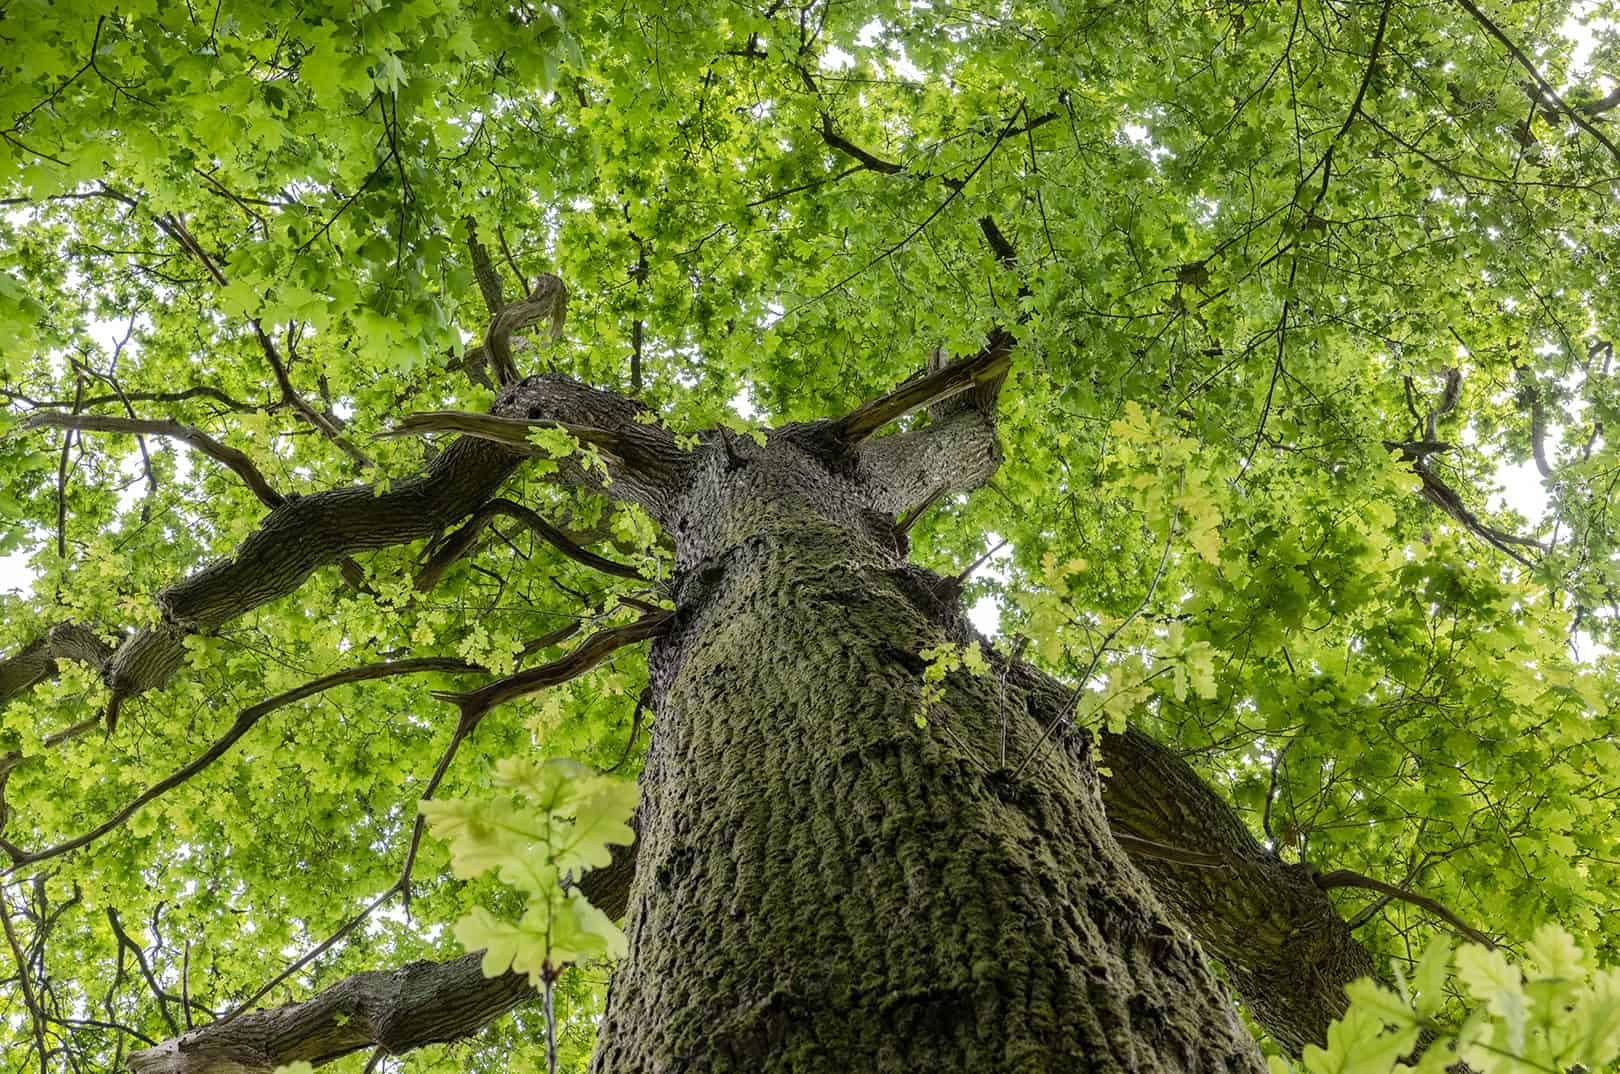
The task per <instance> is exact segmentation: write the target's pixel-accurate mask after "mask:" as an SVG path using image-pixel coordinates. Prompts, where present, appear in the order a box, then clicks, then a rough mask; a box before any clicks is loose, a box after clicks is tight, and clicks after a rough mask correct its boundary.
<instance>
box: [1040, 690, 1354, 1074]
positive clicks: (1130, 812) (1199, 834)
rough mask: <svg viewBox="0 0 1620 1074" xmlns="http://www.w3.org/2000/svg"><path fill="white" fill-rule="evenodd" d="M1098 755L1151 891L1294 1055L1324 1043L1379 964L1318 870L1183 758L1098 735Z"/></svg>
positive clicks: (1113, 818) (1112, 804) (1106, 799)
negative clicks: (1254, 827)
mask: <svg viewBox="0 0 1620 1074" xmlns="http://www.w3.org/2000/svg"><path fill="white" fill-rule="evenodd" d="M1065 696H1066V695H1065ZM1058 700H1063V699H1062V698H1059V699H1058ZM1102 756H1103V761H1104V763H1105V764H1106V765H1107V766H1108V768H1109V769H1110V770H1111V771H1112V772H1113V776H1112V777H1111V778H1109V779H1108V780H1106V781H1105V782H1104V784H1103V806H1104V808H1105V809H1106V810H1107V812H1108V821H1109V824H1110V826H1111V827H1112V828H1113V829H1114V830H1115V831H1116V832H1117V833H1120V834H1121V835H1123V836H1125V838H1122V839H1121V840H1120V846H1121V847H1122V848H1124V850H1125V851H1126V853H1128V854H1129V855H1130V857H1131V861H1132V862H1133V863H1134V864H1135V865H1136V867H1137V868H1138V869H1140V870H1141V871H1142V873H1143V874H1144V875H1145V876H1146V877H1147V878H1148V880H1149V882H1150V883H1151V884H1152V885H1153V891H1154V894H1156V895H1158V897H1159V899H1160V901H1162V902H1163V903H1164V904H1165V907H1166V908H1167V909H1169V910H1170V912H1171V913H1172V914H1174V915H1175V916H1176V917H1177V918H1178V919H1179V920H1180V921H1181V923H1182V924H1183V926H1184V927H1185V928H1186V929H1187V931H1188V932H1190V933H1191V934H1192V935H1193V937H1194V938H1195V939H1197V940H1198V942H1199V944H1200V945H1201V946H1202V947H1203V948H1204V951H1205V952H1206V953H1207V954H1209V955H1210V956H1211V957H1212V958H1214V959H1215V960H1216V961H1218V962H1219V963H1220V964H1221V965H1222V966H1223V967H1224V968H1225V970H1226V974H1227V978H1228V979H1229V980H1230V981H1231V983H1232V987H1233V990H1234V991H1236V992H1237V994H1238V996H1239V997H1240V998H1241V999H1242V1000H1243V1002H1244V1005H1245V1006H1246V1007H1248V1009H1249V1012H1250V1013H1251V1014H1252V1015H1253V1016H1254V1018H1255V1021H1257V1022H1259V1023H1260V1024H1261V1026H1263V1027H1264V1028H1265V1030H1266V1032H1268V1033H1270V1034H1271V1036H1272V1037H1273V1038H1275V1039H1276V1040H1277V1042H1278V1043H1279V1044H1281V1045H1282V1046H1283V1047H1284V1048H1286V1049H1287V1050H1288V1051H1289V1052H1291V1053H1293V1054H1295V1055H1297V1054H1299V1051H1300V1049H1302V1048H1303V1047H1304V1046H1305V1045H1306V1044H1318V1045H1320V1044H1325V1043H1326V1041H1327V1027H1328V1024H1329V1023H1331V1022H1332V1021H1333V1019H1335V1018H1337V1017H1338V1016H1339V1015H1341V1014H1343V1013H1344V1009H1345V1005H1346V1001H1345V998H1344V986H1345V985H1347V984H1349V983H1350V982H1351V981H1354V980H1355V979H1357V978H1358V977H1368V976H1373V977H1376V976H1378V972H1377V966H1376V965H1375V964H1374V963H1373V960H1372V958H1371V956H1369V955H1368V954H1367V951H1366V949H1365V948H1363V947H1362V946H1361V944H1360V943H1359V942H1358V941H1357V940H1356V938H1355V937H1354V936H1353V935H1352V934H1351V932H1350V929H1349V926H1347V925H1346V924H1345V922H1344V919H1343V918H1342V917H1341V916H1340V915H1339V912H1338V910H1337V909H1336V908H1335V907H1334V905H1333V902H1332V900H1331V899H1329V898H1328V896H1327V892H1325V891H1324V890H1322V889H1321V888H1320V887H1318V886H1317V884H1316V883H1315V870H1314V869H1311V868H1309V867H1307V866H1300V865H1289V864H1287V863H1285V862H1283V861H1282V860H1281V859H1279V858H1278V857H1277V856H1276V855H1275V854H1273V853H1271V852H1270V851H1268V850H1266V849H1265V848H1264V847H1262V846H1260V845H1259V844H1258V843H1257V842H1255V840H1254V837H1253V836H1251V835H1250V834H1249V830H1248V828H1246V827H1245V826H1244V824H1243V822H1242V821H1241V820H1239V819H1238V816H1237V814H1236V813H1234V812H1233V811H1232V807H1231V806H1229V805H1228V804H1227V803H1226V801H1225V800H1224V799H1223V798H1222V797H1221V796H1220V795H1219V794H1218V793H1217V792H1216V791H1215V790H1214V789H1213V788H1211V787H1210V786H1209V785H1208V784H1207V783H1205V782H1204V781H1203V780H1202V779H1200V778H1199V776H1198V774H1197V773H1196V772H1194V771H1193V769H1192V767H1191V766H1190V765H1188V764H1187V762H1185V761H1183V760H1182V759H1181V758H1180V757H1179V756H1177V755H1176V754H1175V753H1174V752H1172V751H1171V750H1169V749H1166V748H1165V747H1164V746H1162V745H1160V744H1159V743H1157V742H1155V741H1153V740H1152V739H1150V738H1148V737H1147V736H1146V735H1144V734H1142V733H1140V732H1138V731H1127V732H1126V733H1125V734H1122V735H1104V736H1103V743H1102ZM1144 841H1146V843H1147V844H1149V845H1148V846H1144V845H1143V842H1144ZM1159 848H1167V849H1159ZM1212 861H1219V862H1220V865H1219V866H1214V867H1212V866H1211V864H1210V863H1211V862H1212Z"/></svg>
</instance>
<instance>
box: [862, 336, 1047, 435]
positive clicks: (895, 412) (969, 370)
mask: <svg viewBox="0 0 1620 1074" xmlns="http://www.w3.org/2000/svg"><path fill="white" fill-rule="evenodd" d="M1015 342H1016V341H1015V340H1014V338H1013V336H1012V334H1011V333H1010V332H1007V331H1005V330H1004V329H1000V328H997V329H995V330H994V331H992V332H991V333H990V338H989V340H988V342H986V344H985V346H984V349H983V350H981V351H979V353H978V354H975V355H971V356H970V357H967V358H962V359H960V360H958V361H955V362H951V363H950V364H949V365H945V366H941V367H940V368H939V369H936V370H934V371H933V372H932V373H929V374H927V375H925V376H922V377H918V378H916V379H914V380H911V381H908V382H907V383H905V384H902V385H901V386H900V387H898V388H896V389H895V390H894V391H892V392H890V393H889V394H888V395H883V396H879V397H878V398H876V399H873V400H872V401H871V402H868V403H863V404H861V405H860V406H858V407H856V408H855V409H854V410H852V411H850V412H849V413H848V414H846V415H844V416H843V417H841V418H837V419H835V421H834V427H835V430H836V432H837V434H838V435H839V436H840V437H842V438H843V439H844V440H846V441H849V442H851V443H854V442H859V441H861V440H864V439H866V438H867V437H869V436H871V435H872V434H873V433H875V432H877V431H878V430H879V429H881V428H883V427H884V426H885V425H887V424H889V423H890V422H891V421H895V420H897V419H899V418H903V417H905V416H906V415H907V414H910V413H912V412H913V411H916V410H920V409H922V408H923V407H925V406H929V405H931V404H934V403H938V402H941V401H943V400H945V399H949V398H951V397H952V396H955V395H959V394H961V393H962V392H965V391H969V390H971V389H974V388H977V387H979V386H980V385H984V384H989V383H992V382H994V381H996V380H998V379H999V378H1002V377H1005V376H1006V374H1007V370H1008V369H1009V368H1011V366H1012V348H1013V344H1014V343H1015Z"/></svg>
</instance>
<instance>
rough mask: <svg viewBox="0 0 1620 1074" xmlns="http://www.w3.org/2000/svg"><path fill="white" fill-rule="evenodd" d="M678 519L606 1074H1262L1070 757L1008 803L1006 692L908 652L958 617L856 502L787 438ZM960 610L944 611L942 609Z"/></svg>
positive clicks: (731, 469) (710, 483)
mask: <svg viewBox="0 0 1620 1074" xmlns="http://www.w3.org/2000/svg"><path fill="white" fill-rule="evenodd" d="M672 520H673V522H674V533H675V537H676V541H677V546H678V548H679V549H680V555H679V559H680V561H681V562H682V564H683V566H684V571H683V579H682V582H681V584H680V587H679V595H678V605H679V609H680V610H679V613H678V621H677V625H676V628H675V629H674V631H673V632H672V633H671V634H670V635H669V636H668V637H667V638H665V639H662V640H660V641H658V642H656V643H655V646H654V650H653V656H652V660H653V689H654V704H655V708H656V711H657V713H658V734H657V736H656V737H655V739H654V743H653V746H652V748H651V752H650V753H649V756H648V762H647V767H646V769H645V772H644V775H643V802H642V810H641V814H640V823H641V848H640V860H639V863H638V870H637V873H636V880H635V884H634V887H633V889H632V897H631V908H630V913H629V920H628V924H627V931H628V933H629V936H630V955H629V957H628V959H627V960H626V961H625V963H624V964H623V965H622V966H621V967H620V968H619V970H618V972H617V973H616V974H615V977H614V981H613V984H612V987H611V989H610V993H609V1000H608V1009H607V1013H606V1015H605V1017H604V1020H603V1024H602V1028H601V1035H600V1038H599V1039H600V1044H599V1048H598V1053H597V1057H596V1060H595V1063H594V1066H593V1069H594V1070H596V1071H598V1072H601V1074H629V1072H644V1071H645V1072H652V1071H674V1070H681V1071H694V1072H695V1071H722V1070H749V1071H762V1072H769V1071H778V1070H781V1071H787V1070H792V1071H795V1072H801V1074H804V1072H815V1071H837V1072H840V1074H842V1072H846V1071H852V1070H905V1071H936V1070H937V1071H952V1072H956V1071H961V1070H996V1071H1006V1072H1016V1071H1036V1070H1040V1071H1046V1070H1053V1069H1064V1070H1074V1071H1133V1072H1138V1071H1140V1072H1148V1071H1221V1070H1233V1071H1236V1070H1243V1071H1253V1070H1259V1069H1262V1068H1261V1066H1260V1063H1259V1059H1258V1055H1257V1052H1256V1051H1255V1049H1254V1045H1253V1043H1252V1041H1250V1040H1249V1039H1248V1038H1247V1036H1246V1035H1245V1033H1244V1032H1243V1030H1242V1029H1241V1027H1240V1026H1239V1025H1238V1024H1237V1022H1236V1019H1235V1017H1234V1014H1233V1010H1232V1007H1231V1004H1230V1002H1229V1001H1228V1000H1227V998H1226V996H1225V993H1224V990H1223V989H1222V988H1221V987H1220V985H1219V984H1218V983H1217V981H1216V980H1215V978H1214V977H1213V975H1212V974H1211V972H1210V971H1209V970H1208V968H1207V967H1206V966H1205V964H1204V962H1203V960H1202V958H1201V956H1200V955H1199V954H1198V952H1197V950H1196V947H1195V946H1194V945H1193V944H1192V943H1191V942H1190V941H1189V940H1187V939H1186V938H1185V937H1184V936H1183V935H1182V934H1181V933H1180V931H1179V930H1177V929H1175V928H1173V927H1172V926H1171V924H1170V923H1169V921H1168V920H1167V918H1166V917H1165V915H1164V911H1163V910H1162V908H1161V907H1160V906H1159V904H1158V903H1157V901H1156V900H1155V899H1154V898H1153V896H1152V894H1151V892H1150V891H1149V890H1148V888H1147V886H1146V884H1145V883H1144V882H1143V881H1142V879H1141V877H1140V875H1139V874H1138V873H1137V872H1136V870H1134V869H1133V868H1132V867H1131V866H1130V864H1129V862H1128V861H1127V860H1126V858H1125V855H1124V854H1123V852H1122V851H1121V850H1120V848H1119V847H1118V845H1117V844H1116V843H1115V842H1114V840H1113V839H1112V838H1111V837H1110V835H1109V834H1108V829H1107V825H1106V821H1105V819H1104V816H1103V811H1102V803H1101V800H1100V797H1099V792H1098V786H1097V782H1096V777H1095V772H1094V770H1093V769H1092V767H1091V766H1090V764H1089V760H1088V759H1087V758H1086V757H1085V756H1084V752H1083V748H1082V747H1080V746H1077V745H1074V744H1073V743H1070V744H1069V745H1068V746H1066V747H1065V752H1062V753H1059V754H1053V755H1050V756H1048V757H1047V758H1045V759H1043V760H1041V761H1039V762H1037V763H1036V764H1034V765H1032V766H1030V768H1029V769H1028V771H1027V773H1026V775H1025V776H1024V777H1023V778H1022V779H1020V780H1017V781H1014V780H1012V779H1011V778H1009V775H1008V773H1006V772H1005V771H999V770H996V769H994V768H993V766H992V763H991V757H992V750H993V743H996V742H998V741H999V735H1000V726H1001V720H1002V719H1004V718H1005V719H1006V720H1008V721H1009V722H1010V727H1009V739H1010V741H1011V742H1012V743H1013V744H1014V746H1015V747H1016V746H1019V745H1021V746H1022V747H1023V748H1025V749H1027V748H1029V747H1030V746H1031V745H1033V743H1034V741H1035V740H1036V738H1037V737H1038V735H1039V734H1040V724H1039V722H1038V720H1037V719H1035V718H1034V716H1033V715H1032V713H1031V710H1030V707H1029V704H1028V698H1027V697H1026V696H1024V691H1023V688H1022V687H1021V686H1018V685H1017V684H1010V685H1009V687H1008V696H1007V698H1006V701H1005V705H1004V706H1003V705H1002V704H1001V703H1000V701H999V700H998V696H997V691H996V689H995V688H994V685H993V684H991V683H989V682H987V681H985V680H978V679H973V678H971V677H968V676H953V677H952V678H951V679H949V680H947V683H946V684H945V690H944V694H943V696H942V697H941V698H940V699H939V700H938V701H936V702H935V703H934V704H933V705H932V707H931V709H930V713H929V720H930V722H929V725H928V726H927V727H926V728H919V727H918V726H917V724H916V722H915V720H916V717H917V715H918V712H919V707H920V703H921V698H920V692H921V686H922V682H921V677H920V673H921V671H922V667H923V661H922V660H921V658H920V657H919V655H918V654H919V653H920V652H921V651H922V650H923V649H924V648H926V647H928V646H930V645H934V644H938V643H940V642H943V641H945V640H947V637H948V636H949V635H948V630H949V629H950V628H952V627H953V626H954V625H955V624H956V623H957V622H959V619H958V612H957V609H956V607H955V602H954V599H946V600H943V601H942V600H941V599H940V595H939V594H937V593H936V592H935V585H934V581H935V580H934V579H933V578H932V576H929V575H926V574H924V573H922V572H919V571H916V570H914V569H913V568H910V567H909V566H908V565H906V564H905V563H904V562H903V560H902V558H901V556H900V555H899V553H898V551H897V547H896V546H897V539H896V535H895V533H894V531H893V527H892V523H890V522H889V521H888V518H887V516H886V515H884V514H882V513H879V512H876V511H874V510H873V508H872V500H871V496H870V494H869V493H868V492H867V491H866V490H865V489H864V488H862V486H861V485H860V484H859V483H858V481H857V480H855V478H854V476H853V475H852V474H841V473H839V472H838V471H837V470H836V468H829V467H828V466H826V465H825V464H824V461H823V460H822V459H819V458H817V457H816V456H815V455H814V454H813V453H812V452H810V451H806V450H802V449H801V448H800V447H799V446H798V445H796V444H795V443H794V442H793V438H791V437H775V438H773V439H772V441H771V442H770V445H769V446H768V447H767V448H763V449H762V448H758V447H755V446H754V445H752V444H751V443H748V442H738V443H734V444H729V445H727V446H726V448H725V450H724V451H721V450H714V449H711V450H707V451H705V452H704V454H703V456H702V458H701V461H700V462H699V463H698V464H697V466H696V467H695V477H694V481H693V483H692V485H691V486H690V487H689V490H688V492H687V493H686V495H685V496H684V497H682V498H681V500H679V501H678V502H677V504H676V506H675V509H674V512H673V517H672ZM952 596H954V595H952Z"/></svg>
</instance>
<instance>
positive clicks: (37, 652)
mask: <svg viewBox="0 0 1620 1074" xmlns="http://www.w3.org/2000/svg"><path fill="white" fill-rule="evenodd" d="M112 654H113V647H112V646H111V645H108V644H107V643H106V642H104V641H102V640H101V638H99V637H98V636H97V635H96V632H95V631H93V630H91V629H90V628H89V627H86V626H80V625H79V624H78V623H58V624H56V625H55V626H53V627H51V629H50V630H49V631H47V632H46V634H45V636H44V637H43V638H36V639H35V640H33V641H31V642H29V643H28V644H27V645H24V646H23V647H22V648H21V649H19V650H17V651H16V652H14V653H12V654H11V655H10V656H8V657H6V658H5V659H3V660H0V701H5V700H6V699H7V698H10V697H14V696H16V695H17V694H20V693H22V692H23V691H24V690H26V689H28V688H29V687H31V686H33V685H34V684H35V683H39V682H43V681H44V680H46V679H49V678H51V677H52V676H54V675H55V674H56V662H57V661H58V660H77V661H79V662H80V663H84V664H89V665H90V666H91V667H94V668H97V669H101V668H104V667H106V666H107V661H108V660H109V659H110V658H111V657H112Z"/></svg>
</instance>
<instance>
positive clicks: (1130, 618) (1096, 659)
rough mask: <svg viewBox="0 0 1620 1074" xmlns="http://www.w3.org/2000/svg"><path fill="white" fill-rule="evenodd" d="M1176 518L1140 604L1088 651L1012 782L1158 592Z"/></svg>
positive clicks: (1177, 515) (1178, 513) (1071, 709)
mask: <svg viewBox="0 0 1620 1074" xmlns="http://www.w3.org/2000/svg"><path fill="white" fill-rule="evenodd" d="M1181 480H1182V483H1183V484H1185V483H1186V480H1187V475H1186V473H1185V472H1183V474H1182V477H1181ZM1178 495H1179V490H1178ZM1180 519H1181V509H1180V508H1179V507H1178V508H1176V511H1175V513H1174V514H1172V515H1171V516H1170V529H1169V532H1167V533H1166V534H1165V536H1164V551H1162V552H1160V553H1159V565H1158V567H1157V568H1155V569H1154V571H1153V579H1152V581H1150V582H1148V587H1147V592H1146V593H1144V594H1142V601H1141V603H1139V604H1138V605H1137V606H1136V607H1135V608H1132V609H1131V614H1129V615H1127V616H1126V617H1125V618H1123V619H1121V620H1120V621H1119V622H1118V623H1117V624H1115V625H1114V628H1113V629H1112V630H1110V631H1109V632H1108V633H1107V634H1106V635H1105V636H1104V637H1103V639H1102V641H1101V642H1099V643H1098V645H1097V647H1096V649H1094V650H1093V651H1092V653H1091V663H1090V664H1088V665H1086V670H1085V672H1084V673H1082V674H1081V676H1080V678H1079V680H1078V681H1077V682H1076V683H1075V684H1074V692H1073V693H1072V694H1070V695H1069V700H1068V703H1067V704H1065V705H1064V706H1063V707H1062V708H1060V709H1058V711H1057V713H1056V714H1055V715H1054V716H1053V717H1052V718H1051V720H1049V721H1048V722H1047V724H1046V727H1045V729H1043V730H1042V731H1041V737H1040V738H1038V739H1036V740H1035V745H1033V746H1031V747H1030V748H1029V752H1028V753H1026V754H1025V755H1024V759H1023V760H1022V761H1019V762H1018V767H1017V768H1015V769H1013V774H1012V778H1013V779H1015V780H1016V779H1017V778H1018V777H1019V776H1020V775H1022V774H1023V772H1024V769H1025V767H1027V766H1028V765H1029V762H1031V761H1033V760H1034V759H1035V755H1036V754H1037V753H1039V752H1040V751H1041V747H1042V746H1044V745H1046V740H1047V739H1048V738H1051V737H1052V732H1053V731H1055V730H1057V727H1058V724H1060V723H1062V722H1063V721H1064V720H1066V719H1069V718H1070V716H1071V715H1072V714H1073V712H1074V710H1075V707H1076V706H1077V705H1079V704H1080V696H1081V694H1082V693H1083V692H1084V691H1085V688H1086V684H1087V683H1088V682H1090V681H1091V675H1092V672H1094V671H1096V670H1097V665H1098V664H1099V663H1100V662H1101V661H1102V658H1103V654H1104V653H1105V652H1107V651H1108V646H1109V645H1110V644H1112V643H1113V640H1114V639H1115V638H1117V637H1119V635H1120V633H1121V632H1122V631H1123V630H1124V629H1125V628H1126V627H1128V626H1130V625H1131V624H1132V623H1133V622H1135V621H1136V618H1137V616H1139V615H1141V614H1142V613H1143V612H1144V611H1146V610H1147V606H1148V605H1149V604H1150V603H1152V601H1153V594H1154V593H1156V592H1158V589H1159V581H1160V580H1161V579H1163V578H1164V570H1165V567H1166V566H1167V565H1168V564H1169V563H1170V548H1171V546H1172V545H1174V544H1175V540H1176V523H1177V522H1178V521H1180Z"/></svg>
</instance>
